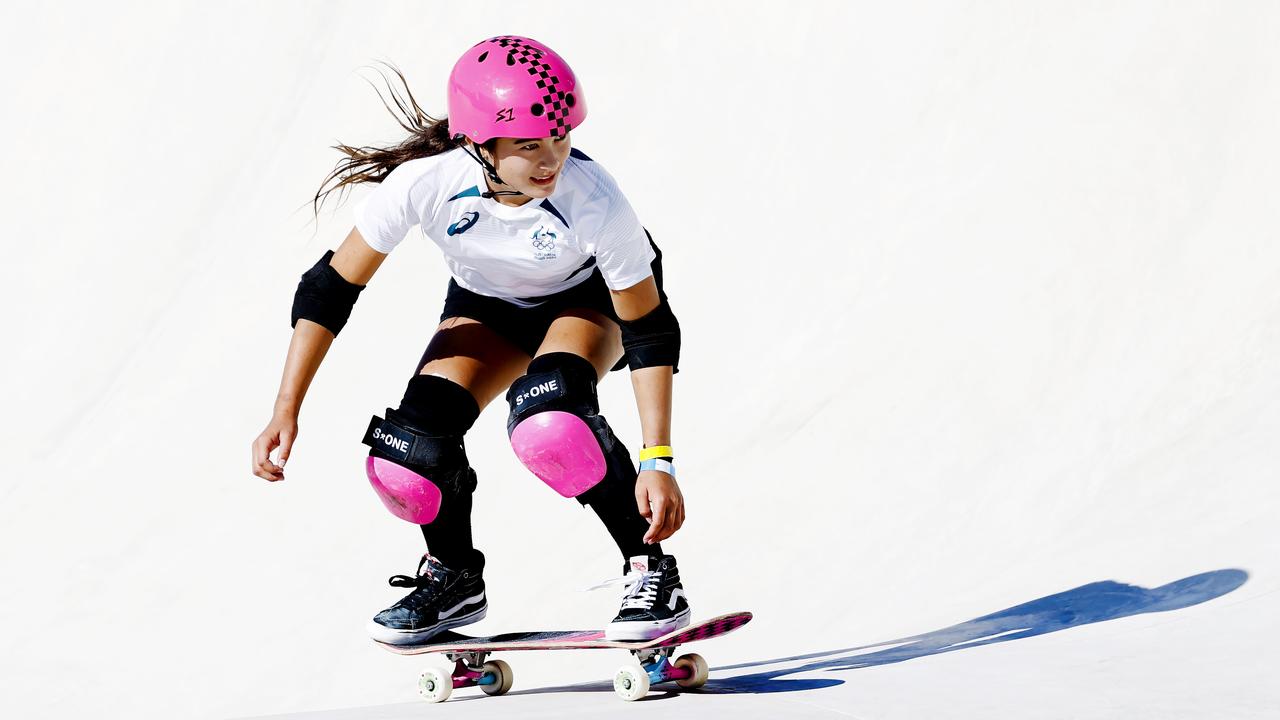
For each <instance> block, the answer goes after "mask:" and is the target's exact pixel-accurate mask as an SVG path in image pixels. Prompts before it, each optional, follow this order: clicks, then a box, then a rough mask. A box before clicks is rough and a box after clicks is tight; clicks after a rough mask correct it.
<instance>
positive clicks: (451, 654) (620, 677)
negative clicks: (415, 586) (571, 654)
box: [374, 612, 752, 702]
mask: <svg viewBox="0 0 1280 720" xmlns="http://www.w3.org/2000/svg"><path fill="white" fill-rule="evenodd" d="M751 617H752V615H751V613H749V612H735V613H728V614H726V615H719V616H717V617H713V618H711V619H710V620H704V621H702V622H699V623H694V624H692V625H688V626H686V627H683V628H680V629H679V630H675V631H672V632H669V633H667V634H666V635H662V636H661V637H656V638H653V639H652V640H606V639H605V634H604V631H603V630H537V631H532V632H514V633H504V634H501V635H485V636H479V637H475V636H471V635H464V634H462V633H455V632H443V633H441V634H439V635H437V636H435V637H433V638H431V639H430V641H429V642H427V643H423V644H420V645H391V644H388V643H383V642H378V641H376V640H375V641H374V642H377V643H378V644H379V645H381V646H382V647H384V648H386V649H387V650H389V651H391V652H393V653H396V654H398V655H422V654H426V653H441V654H443V655H444V656H445V657H446V658H448V659H449V660H450V661H452V662H454V663H455V667H454V668H453V670H452V671H442V670H438V669H435V668H428V669H427V670H426V671H424V672H423V673H422V675H421V677H420V678H419V680H418V691H419V693H421V695H422V697H423V698H425V699H426V700H428V701H430V702H443V701H444V700H447V699H448V698H449V696H450V694H451V693H452V692H453V689H454V688H458V687H470V686H472V685H478V686H480V688H481V689H482V690H483V691H484V692H485V694H487V695H501V694H503V693H505V692H507V690H509V689H510V688H511V678H512V673H511V666H510V665H507V663H505V662H503V661H502V660H493V661H489V662H486V661H485V660H486V658H487V657H488V656H489V655H490V654H491V653H495V652H509V651H517V650H596V649H621V650H628V651H630V652H631V654H632V655H634V656H635V658H636V660H638V661H639V665H638V666H637V665H634V664H633V665H626V666H623V667H622V668H620V669H619V670H618V671H617V672H616V673H615V674H614V679H613V687H614V691H615V692H616V693H617V694H618V695H619V696H620V697H622V698H623V699H624V700H637V699H639V698H641V697H643V696H644V695H645V693H647V692H648V691H649V687H650V685H652V684H654V683H660V682H668V681H674V682H676V683H677V684H678V685H680V686H681V687H683V688H688V689H692V688H698V687H701V686H702V685H703V684H705V683H706V682H707V674H708V669H707V662H706V660H704V659H703V658H702V657H701V656H700V655H695V654H692V653H690V654H688V655H682V656H680V657H678V658H676V659H675V660H674V661H673V660H671V655H672V654H673V653H674V651H675V649H676V647H678V646H680V645H683V644H685V643H688V642H693V641H695V640H709V639H711V638H714V637H719V636H721V635H725V634H727V633H731V632H733V631H734V630H737V629H738V628H740V627H742V626H743V625H746V624H747V623H748V622H750V621H751Z"/></svg>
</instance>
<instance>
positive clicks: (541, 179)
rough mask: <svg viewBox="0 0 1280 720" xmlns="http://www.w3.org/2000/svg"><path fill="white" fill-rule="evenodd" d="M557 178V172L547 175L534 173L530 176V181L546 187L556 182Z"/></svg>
mask: <svg viewBox="0 0 1280 720" xmlns="http://www.w3.org/2000/svg"><path fill="white" fill-rule="evenodd" d="M555 180H556V173H548V174H547V175H532V176H530V177H529V181H530V182H532V183H533V184H534V185H538V186H540V187H546V186H548V185H550V184H551V183H553V182H555Z"/></svg>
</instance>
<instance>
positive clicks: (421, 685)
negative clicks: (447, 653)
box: [418, 668, 453, 703]
mask: <svg viewBox="0 0 1280 720" xmlns="http://www.w3.org/2000/svg"><path fill="white" fill-rule="evenodd" d="M418 694H419V695H421V696H422V699H423V700H426V701H427V702H433V703H438V702H444V701H445V700H448V699H449V696H450V695H452V694H453V676H452V675H449V674H447V673H444V672H441V671H440V670H437V669H435V668H427V669H426V670H423V671H422V675H421V676H419V677H418Z"/></svg>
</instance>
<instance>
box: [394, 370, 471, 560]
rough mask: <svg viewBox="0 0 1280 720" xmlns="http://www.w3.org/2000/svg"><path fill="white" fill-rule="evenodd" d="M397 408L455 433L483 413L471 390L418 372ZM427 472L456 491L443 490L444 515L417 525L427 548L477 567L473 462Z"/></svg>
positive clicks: (430, 429)
mask: <svg viewBox="0 0 1280 720" xmlns="http://www.w3.org/2000/svg"><path fill="white" fill-rule="evenodd" d="M398 412H399V413H400V414H402V415H404V416H405V417H406V418H407V419H409V420H410V421H411V422H413V424H414V425H415V426H416V427H417V429H419V430H421V431H422V432H424V433H427V434H429V435H443V436H456V437H457V438H459V440H461V438H462V437H463V436H464V435H465V434H466V432H467V431H468V430H470V429H471V426H472V425H474V424H475V422H476V419H477V418H478V417H480V405H479V404H478V403H477V402H476V399H475V397H474V396H472V395H471V391H470V390H467V389H466V388H464V387H462V386H461V385H459V384H457V383H455V382H453V381H452V380H448V379H446V378H442V377H438V376H436V375H415V376H414V377H413V379H412V380H410V381H409V387H408V388H407V389H406V390H405V393H404V399H403V400H401V401H400V407H399V408H398ZM424 474H425V475H426V477H427V478H428V479H429V480H431V481H432V482H434V483H437V484H438V485H440V486H441V489H442V490H443V489H445V486H446V485H449V486H451V488H452V490H453V491H452V492H450V491H446V492H445V493H444V502H443V503H442V504H441V506H440V514H439V515H438V516H437V517H436V519H435V520H434V521H433V522H431V523H429V524H427V525H419V527H420V528H421V529H422V537H423V539H424V540H426V541H427V552H429V553H431V555H432V556H434V557H435V558H436V559H437V560H439V561H440V562H441V563H442V564H443V565H444V566H445V567H447V568H449V569H451V570H453V569H459V568H478V567H481V566H483V564H484V555H483V554H482V553H481V552H480V551H479V550H476V549H475V546H474V545H473V540H472V537H471V495H472V493H473V492H474V491H475V486H476V474H475V471H474V470H472V469H471V468H470V467H461V468H453V469H445V470H438V471H437V472H436V473H433V474H437V475H440V476H439V477H431V474H432V473H424Z"/></svg>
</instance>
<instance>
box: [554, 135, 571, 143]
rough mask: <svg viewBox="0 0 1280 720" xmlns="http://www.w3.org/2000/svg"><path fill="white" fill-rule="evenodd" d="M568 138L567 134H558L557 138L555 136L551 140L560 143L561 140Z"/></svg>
mask: <svg viewBox="0 0 1280 720" xmlns="http://www.w3.org/2000/svg"><path fill="white" fill-rule="evenodd" d="M568 139H569V136H568V135H560V136H559V137H557V138H556V139H555V140H553V141H552V142H558V143H561V142H564V141H565V140H568Z"/></svg>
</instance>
